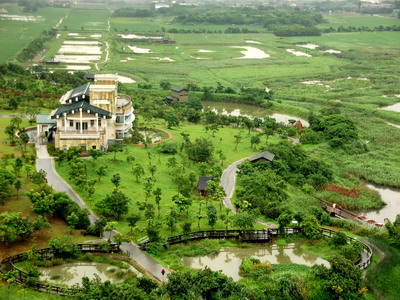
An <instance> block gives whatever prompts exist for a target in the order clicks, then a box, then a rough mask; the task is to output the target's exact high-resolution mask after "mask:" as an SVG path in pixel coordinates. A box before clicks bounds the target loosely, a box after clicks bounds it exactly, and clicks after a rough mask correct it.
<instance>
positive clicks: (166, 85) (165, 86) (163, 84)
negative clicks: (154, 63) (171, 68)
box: [160, 80, 171, 90]
mask: <svg viewBox="0 0 400 300" xmlns="http://www.w3.org/2000/svg"><path fill="white" fill-rule="evenodd" d="M160 87H161V88H162V89H163V90H169V89H171V83H170V82H169V81H166V80H163V81H160Z"/></svg>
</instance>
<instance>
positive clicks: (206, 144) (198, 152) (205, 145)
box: [186, 138, 214, 162]
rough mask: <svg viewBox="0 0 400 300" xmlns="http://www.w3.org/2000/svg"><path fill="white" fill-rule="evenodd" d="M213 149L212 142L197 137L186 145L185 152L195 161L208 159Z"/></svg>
mask: <svg viewBox="0 0 400 300" xmlns="http://www.w3.org/2000/svg"><path fill="white" fill-rule="evenodd" d="M213 151H214V145H213V143H212V142H211V141H209V140H207V139H205V138H198V139H196V141H195V142H194V143H190V144H187V145H186V153H187V155H188V157H189V159H191V160H193V161H196V162H205V161H210V160H211V158H212V154H213Z"/></svg>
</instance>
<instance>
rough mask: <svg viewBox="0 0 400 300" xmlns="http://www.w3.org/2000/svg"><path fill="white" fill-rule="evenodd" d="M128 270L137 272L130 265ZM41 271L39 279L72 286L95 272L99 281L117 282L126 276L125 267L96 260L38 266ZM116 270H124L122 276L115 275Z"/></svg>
mask: <svg viewBox="0 0 400 300" xmlns="http://www.w3.org/2000/svg"><path fill="white" fill-rule="evenodd" d="M130 270H131V271H132V272H134V273H138V271H137V270H135V269H134V268H133V267H131V266H130ZM39 271H40V272H41V273H42V276H40V281H49V282H53V283H56V284H57V283H58V284H66V285H68V286H72V285H74V284H77V283H78V284H81V283H82V278H83V277H89V278H90V279H93V278H95V276H94V274H97V275H98V276H99V277H100V279H101V281H106V280H110V281H111V282H112V283H119V282H122V281H124V280H125V279H127V278H128V276H132V275H127V274H126V273H127V271H128V270H126V269H121V268H118V267H116V266H113V265H110V264H106V263H98V262H70V263H65V264H62V265H59V266H54V267H50V268H39ZM118 272H121V274H122V272H124V273H125V274H124V276H122V277H121V276H117V273H118ZM53 276H57V277H58V276H60V277H59V278H53Z"/></svg>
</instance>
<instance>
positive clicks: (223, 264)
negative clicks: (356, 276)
mask: <svg viewBox="0 0 400 300" xmlns="http://www.w3.org/2000/svg"><path fill="white" fill-rule="evenodd" d="M301 245H302V244H301V243H290V244H288V245H287V246H278V245H269V244H256V245H253V246H252V247H251V248H237V247H223V248H222V249H221V251H220V252H219V253H213V254H209V255H204V256H184V257H183V258H182V263H183V264H184V265H185V266H188V267H190V268H194V269H204V268H205V267H206V266H207V267H209V268H210V269H211V270H213V271H220V270H221V271H222V273H224V274H225V275H227V276H229V277H232V279H233V280H235V281H238V280H240V279H241V278H242V277H241V276H240V275H239V267H240V264H241V263H242V259H244V258H246V257H254V258H258V259H259V260H260V261H261V262H265V261H268V262H270V263H272V264H289V263H295V264H302V265H306V266H313V265H316V264H323V265H325V266H329V262H328V261H326V260H325V259H322V258H320V257H317V256H314V255H312V254H308V253H305V252H304V251H303V249H301Z"/></svg>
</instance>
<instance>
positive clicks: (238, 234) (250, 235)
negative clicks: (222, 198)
mask: <svg viewBox="0 0 400 300" xmlns="http://www.w3.org/2000/svg"><path fill="white" fill-rule="evenodd" d="M302 232H303V228H301V227H285V229H284V232H281V231H280V230H279V229H278V228H266V229H263V230H206V231H195V232H190V233H188V234H181V235H176V236H171V237H169V238H167V239H166V241H165V243H164V246H166V245H174V244H179V243H184V242H188V241H195V240H201V239H229V238H235V239H238V240H241V241H244V242H269V241H271V240H272V237H278V236H280V235H282V234H284V235H288V234H300V233H302ZM320 233H321V235H322V236H325V237H329V238H332V237H333V235H334V234H335V233H336V231H334V230H331V229H327V228H324V227H321V228H320ZM346 237H347V241H348V242H349V243H350V242H359V243H361V244H362V246H363V253H362V255H361V257H360V258H359V259H358V261H357V262H356V266H357V267H358V268H360V269H361V270H363V269H365V268H366V267H367V266H369V264H370V263H371V258H372V249H371V248H370V247H369V246H368V245H367V244H365V243H363V242H362V241H358V240H357V239H355V238H352V237H350V236H348V235H346ZM148 244H149V241H145V242H143V243H141V244H140V248H141V249H142V250H146V248H147V245H148Z"/></svg>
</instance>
